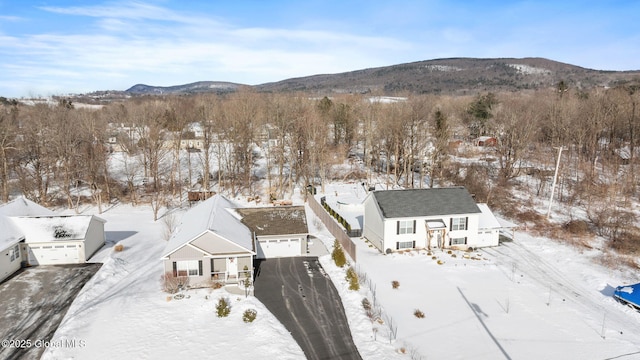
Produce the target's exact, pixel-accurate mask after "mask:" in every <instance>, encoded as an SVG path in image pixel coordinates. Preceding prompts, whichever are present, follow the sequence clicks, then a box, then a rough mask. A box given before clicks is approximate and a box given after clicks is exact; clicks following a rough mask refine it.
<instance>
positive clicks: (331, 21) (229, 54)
mask: <svg viewBox="0 0 640 360" xmlns="http://www.w3.org/2000/svg"><path fill="white" fill-rule="evenodd" d="M638 24H640V2H638V1H635V0H628V1H623V0H620V1H616V0H611V1H608V0H603V1H577V0H575V1H574V0H565V1H557V0H541V1H483V0H469V1H460V0H457V1H445V0H415V1H413V0H412V1H397V2H396V1H378V0H368V1H360V0H354V1H346V0H342V1H338V0H323V1H320V0H306V1H294V0H273V1H271V0H251V1H247V0H237V1H222V0H218V1H207V0H193V1H191V0H188V1H187V0H183V1H174V0H140V1H118V0H115V1H81V0H52V1H48V0H40V1H31V0H24V1H15V0H0V96H4V97H9V98H13V97H42V96H50V95H64V94H71V93H86V92H92V91H98V90H126V89H128V88H129V87H131V86H133V85H135V84H139V83H142V84H147V85H154V86H171V85H181V84H187V83H191V82H196V81H229V82H235V83H241V84H248V85H257V84H262V83H267V82H273V81H279V80H284V79H288V78H292V77H301V76H309V75H315V74H330V73H340V72H346V71H353V70H360V69H365V68H371V67H380V66H388V65H396V64H401V63H408V62H414V61H422V60H430V59H437V58H449V57H479V58H498V57H515V58H522V57H544V58H548V59H551V60H556V61H561V62H565V63H570V64H573V65H578V66H582V67H586V68H591V69H597V70H640V26H638Z"/></svg>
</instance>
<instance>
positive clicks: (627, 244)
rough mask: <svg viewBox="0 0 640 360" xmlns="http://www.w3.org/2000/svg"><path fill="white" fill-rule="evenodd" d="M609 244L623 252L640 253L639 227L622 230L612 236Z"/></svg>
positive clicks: (628, 253)
mask: <svg viewBox="0 0 640 360" xmlns="http://www.w3.org/2000/svg"><path fill="white" fill-rule="evenodd" d="M634 230H635V231H634ZM609 245H610V246H611V248H612V249H614V250H616V251H618V252H619V253H622V254H627V255H637V254H640V232H639V231H638V228H632V229H628V230H623V231H620V232H619V233H617V234H616V236H614V237H612V238H611V240H610V242H609Z"/></svg>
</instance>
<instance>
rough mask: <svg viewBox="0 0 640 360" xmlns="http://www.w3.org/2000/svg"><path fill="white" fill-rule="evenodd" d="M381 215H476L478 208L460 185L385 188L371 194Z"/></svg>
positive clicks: (392, 216) (402, 216)
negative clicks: (398, 188) (403, 188)
mask: <svg viewBox="0 0 640 360" xmlns="http://www.w3.org/2000/svg"><path fill="white" fill-rule="evenodd" d="M371 196H373V199H374V200H375V202H376V203H377V205H378V207H379V208H380V211H381V212H382V216H383V217H385V218H404V217H416V216H438V215H458V214H475V213H479V212H480V209H479V208H478V206H477V205H476V202H475V200H473V198H472V197H471V194H469V192H468V191H467V189H465V188H464V187H462V186H459V187H449V188H431V189H406V190H384V191H374V192H372V193H371Z"/></svg>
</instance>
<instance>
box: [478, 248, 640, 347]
mask: <svg viewBox="0 0 640 360" xmlns="http://www.w3.org/2000/svg"><path fill="white" fill-rule="evenodd" d="M482 251H484V252H486V253H487V254H489V255H492V256H494V257H495V258H496V259H497V260H499V261H497V262H496V263H497V264H498V266H512V265H513V264H516V268H515V269H512V270H511V272H512V274H513V275H514V276H515V274H516V273H521V274H523V275H524V276H526V277H527V278H531V279H532V280H533V281H535V282H536V283H538V285H540V286H541V287H542V288H543V289H544V288H546V289H551V291H552V293H551V294H550V295H553V293H555V294H557V295H560V297H561V298H563V300H564V299H567V300H571V301H572V302H573V303H575V304H576V309H577V310H578V311H580V312H582V313H584V314H585V315H594V316H595V317H593V318H592V319H591V321H587V319H585V318H584V317H583V320H584V321H585V323H586V324H587V325H588V326H589V327H591V328H592V329H593V330H594V331H595V332H596V333H598V334H599V335H601V332H602V328H601V326H602V323H601V322H600V319H601V318H600V317H599V316H600V314H602V315H603V316H605V317H606V323H607V324H609V326H606V328H608V329H610V330H615V331H620V332H621V333H623V332H624V333H628V334H637V333H640V323H638V321H637V320H636V319H635V318H634V317H629V316H628V314H625V313H624V312H623V311H622V308H621V309H619V310H618V309H615V308H613V309H612V308H610V307H606V306H605V304H604V300H605V298H603V296H602V295H600V294H599V293H598V292H597V291H594V290H592V289H587V288H585V287H584V286H582V285H581V284H579V283H576V281H575V280H572V279H570V278H569V277H568V276H567V275H565V274H564V273H563V272H562V271H561V270H560V269H559V268H558V267H557V266H555V265H553V264H551V263H549V262H547V261H546V260H544V259H543V258H542V257H540V256H539V255H538V254H537V253H535V252H534V251H532V250H530V249H528V248H526V247H525V246H524V245H522V244H519V243H517V242H508V243H507V242H505V243H502V245H501V246H499V247H494V248H485V249H482ZM503 272H504V273H505V275H507V277H509V276H508V274H509V271H503ZM512 280H513V281H516V279H512ZM612 324H615V325H616V327H618V328H617V329H613V328H612Z"/></svg>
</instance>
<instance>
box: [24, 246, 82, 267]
mask: <svg viewBox="0 0 640 360" xmlns="http://www.w3.org/2000/svg"><path fill="white" fill-rule="evenodd" d="M79 250H80V249H79V248H78V245H76V244H73V245H38V246H29V264H30V265H60V264H77V263H80V256H79V255H78V254H79Z"/></svg>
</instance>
